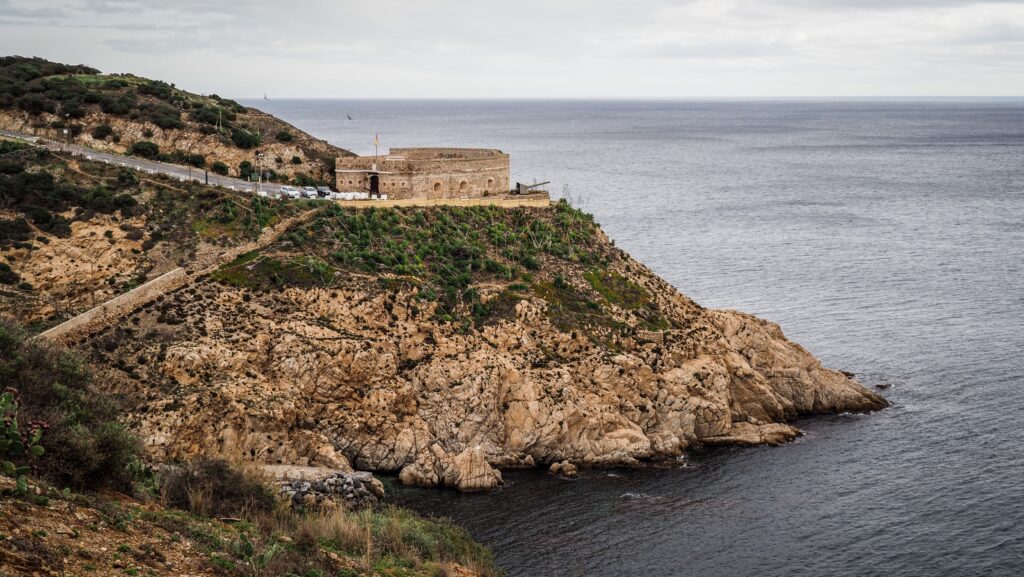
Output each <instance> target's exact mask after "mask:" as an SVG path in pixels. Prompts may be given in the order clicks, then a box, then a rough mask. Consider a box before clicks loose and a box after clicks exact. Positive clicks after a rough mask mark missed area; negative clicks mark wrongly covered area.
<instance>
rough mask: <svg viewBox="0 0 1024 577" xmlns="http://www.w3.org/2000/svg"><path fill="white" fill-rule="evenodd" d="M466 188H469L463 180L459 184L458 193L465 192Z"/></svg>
mask: <svg viewBox="0 0 1024 577" xmlns="http://www.w3.org/2000/svg"><path fill="white" fill-rule="evenodd" d="M468 187H469V185H468V184H466V181H465V180H463V181H462V182H460V183H459V192H466V189H467V188H468Z"/></svg>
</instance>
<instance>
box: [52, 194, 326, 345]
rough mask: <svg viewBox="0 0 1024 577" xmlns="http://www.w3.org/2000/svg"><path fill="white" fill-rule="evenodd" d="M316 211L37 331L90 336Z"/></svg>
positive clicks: (58, 337) (58, 336) (68, 338)
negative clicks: (213, 258) (194, 266)
mask: <svg viewBox="0 0 1024 577" xmlns="http://www.w3.org/2000/svg"><path fill="white" fill-rule="evenodd" d="M315 213H316V211H315V210H310V211H307V212H305V213H303V214H300V215H298V216H293V217H291V218H287V219H284V220H282V221H281V222H279V223H277V224H276V225H275V226H273V227H267V228H265V229H263V231H262V232H261V233H260V236H259V238H258V239H256V240H255V241H254V242H251V243H247V244H243V245H240V246H236V247H233V248H231V249H229V250H227V251H224V252H222V253H220V254H219V255H217V259H216V261H215V262H213V263H210V264H208V265H206V266H203V265H202V264H200V268H199V270H197V271H189V270H185V269H183V268H180V267H179V268H176V269H174V270H172V271H170V272H168V273H166V274H163V275H161V276H159V277H157V278H155V279H153V280H151V281H149V282H147V283H145V284H142V285H140V286H137V287H135V288H134V289H132V290H130V291H128V292H126V293H124V294H123V295H119V296H116V297H114V298H112V299H110V300H109V301H107V302H105V303H103V304H101V305H99V306H97V307H95V308H92V309H89V310H87V311H85V312H84V313H82V314H80V315H78V316H76V317H74V318H72V319H69V320H67V321H64V322H63V323H61V324H59V325H57V326H55V327H53V328H51V329H49V330H47V331H44V332H42V333H39V334H38V335H36V338H39V339H44V340H49V341H53V342H57V343H69V342H73V341H76V340H78V339H81V338H82V337H85V336H88V335H90V334H92V333H94V332H96V331H98V330H100V329H102V328H104V327H108V326H110V325H113V324H115V323H117V322H118V321H119V320H121V319H122V318H124V317H126V316H128V315H130V314H131V313H133V312H135V311H137V310H138V309H140V308H142V307H143V306H145V305H147V304H149V303H150V302H152V301H154V300H156V299H157V297H159V296H161V295H165V294H167V293H170V292H174V291H176V290H178V289H180V288H181V287H183V286H185V285H187V284H189V283H190V282H192V279H194V278H196V277H197V276H201V275H205V274H209V273H211V272H213V271H215V270H217V268H218V267H219V266H220V265H222V264H224V263H227V262H231V261H232V260H234V259H236V258H238V257H239V256H241V255H243V254H245V253H247V252H250V251H253V250H259V249H262V248H266V247H267V246H269V245H270V244H271V243H273V242H275V241H276V240H277V239H278V237H280V236H281V234H282V233H284V232H285V231H287V230H288V229H289V228H291V227H292V226H294V225H296V224H298V223H300V222H303V221H305V220H308V219H309V218H311V217H312V216H313V214H315Z"/></svg>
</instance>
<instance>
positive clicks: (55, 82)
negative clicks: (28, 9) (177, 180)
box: [0, 56, 351, 184]
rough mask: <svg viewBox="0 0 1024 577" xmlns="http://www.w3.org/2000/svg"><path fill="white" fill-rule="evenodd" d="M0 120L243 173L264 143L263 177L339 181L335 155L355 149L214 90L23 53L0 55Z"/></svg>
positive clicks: (105, 147) (102, 146) (58, 136)
mask: <svg viewBox="0 0 1024 577" xmlns="http://www.w3.org/2000/svg"><path fill="white" fill-rule="evenodd" d="M0 128H5V129H9V130H17V131H21V132H29V133H32V134H36V135H39V136H44V137H46V138H49V139H52V140H55V141H62V142H63V141H67V140H68V139H70V140H71V141H73V142H75V143H77V144H80V145H83V146H87V147H91V148H95V149H98V150H102V151H109V152H115V153H119V154H137V155H139V156H145V157H147V158H159V159H161V160H165V161H168V162H175V163H178V164H191V165H193V166H196V167H199V168H205V169H208V170H211V171H217V172H223V173H226V174H229V175H231V176H237V177H241V178H246V177H247V176H248V175H249V174H250V173H253V171H254V170H255V168H254V166H255V164H256V156H255V155H256V152H257V151H259V152H261V153H262V154H263V157H262V158H263V160H262V162H261V166H262V168H263V169H264V170H266V171H269V174H267V175H265V176H268V177H269V178H270V180H273V181H289V180H290V181H291V182H293V183H296V184H330V183H333V180H334V161H335V158H337V157H338V156H345V155H350V154H351V153H349V152H348V151H346V150H343V149H340V148H338V147H335V146H333V145H331V144H328V143H327V142H325V141H323V140H319V139H317V138H314V137H312V136H310V135H309V134H306V133H305V132H302V131H301V130H299V129H297V128H295V127H294V126H292V125H290V124H288V123H286V122H284V121H282V120H280V119H278V118H275V117H273V116H270V115H268V114H265V113H263V112H260V111H259V110H257V109H255V108H247V107H244V106H242V105H240V104H238V103H237V102H235V101H233V100H229V99H226V98H221V97H219V96H217V95H209V96H202V95H198V94H192V93H189V92H186V91H184V90H181V89H179V88H177V87H176V86H174V85H173V84H169V83H166V82H163V81H159V80H149V79H146V78H141V77H138V76H134V75H131V74H101V73H100V72H99V71H98V70H96V69H94V68H90V67H88V66H82V65H77V66H70V65H65V64H58V63H54V62H49V61H46V60H42V59H39V58H23V57H19V56H8V57H0ZM65 130H67V134H65V132H64V131H65ZM154 145H155V147H154Z"/></svg>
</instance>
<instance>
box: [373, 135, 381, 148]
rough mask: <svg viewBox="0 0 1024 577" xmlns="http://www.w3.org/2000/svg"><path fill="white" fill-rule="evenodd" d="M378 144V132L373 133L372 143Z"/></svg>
mask: <svg viewBox="0 0 1024 577" xmlns="http://www.w3.org/2000/svg"><path fill="white" fill-rule="evenodd" d="M378 144H380V134H374V135H373V145H374V146H377V145H378Z"/></svg>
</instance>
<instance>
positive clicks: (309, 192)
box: [302, 186, 320, 198]
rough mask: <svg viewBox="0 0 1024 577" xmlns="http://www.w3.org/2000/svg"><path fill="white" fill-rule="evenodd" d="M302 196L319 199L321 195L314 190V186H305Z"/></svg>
mask: <svg viewBox="0 0 1024 577" xmlns="http://www.w3.org/2000/svg"><path fill="white" fill-rule="evenodd" d="M302 196H304V197H306V198H317V197H319V196H320V195H319V194H317V191H316V188H314V187H312V186H303V187H302Z"/></svg>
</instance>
